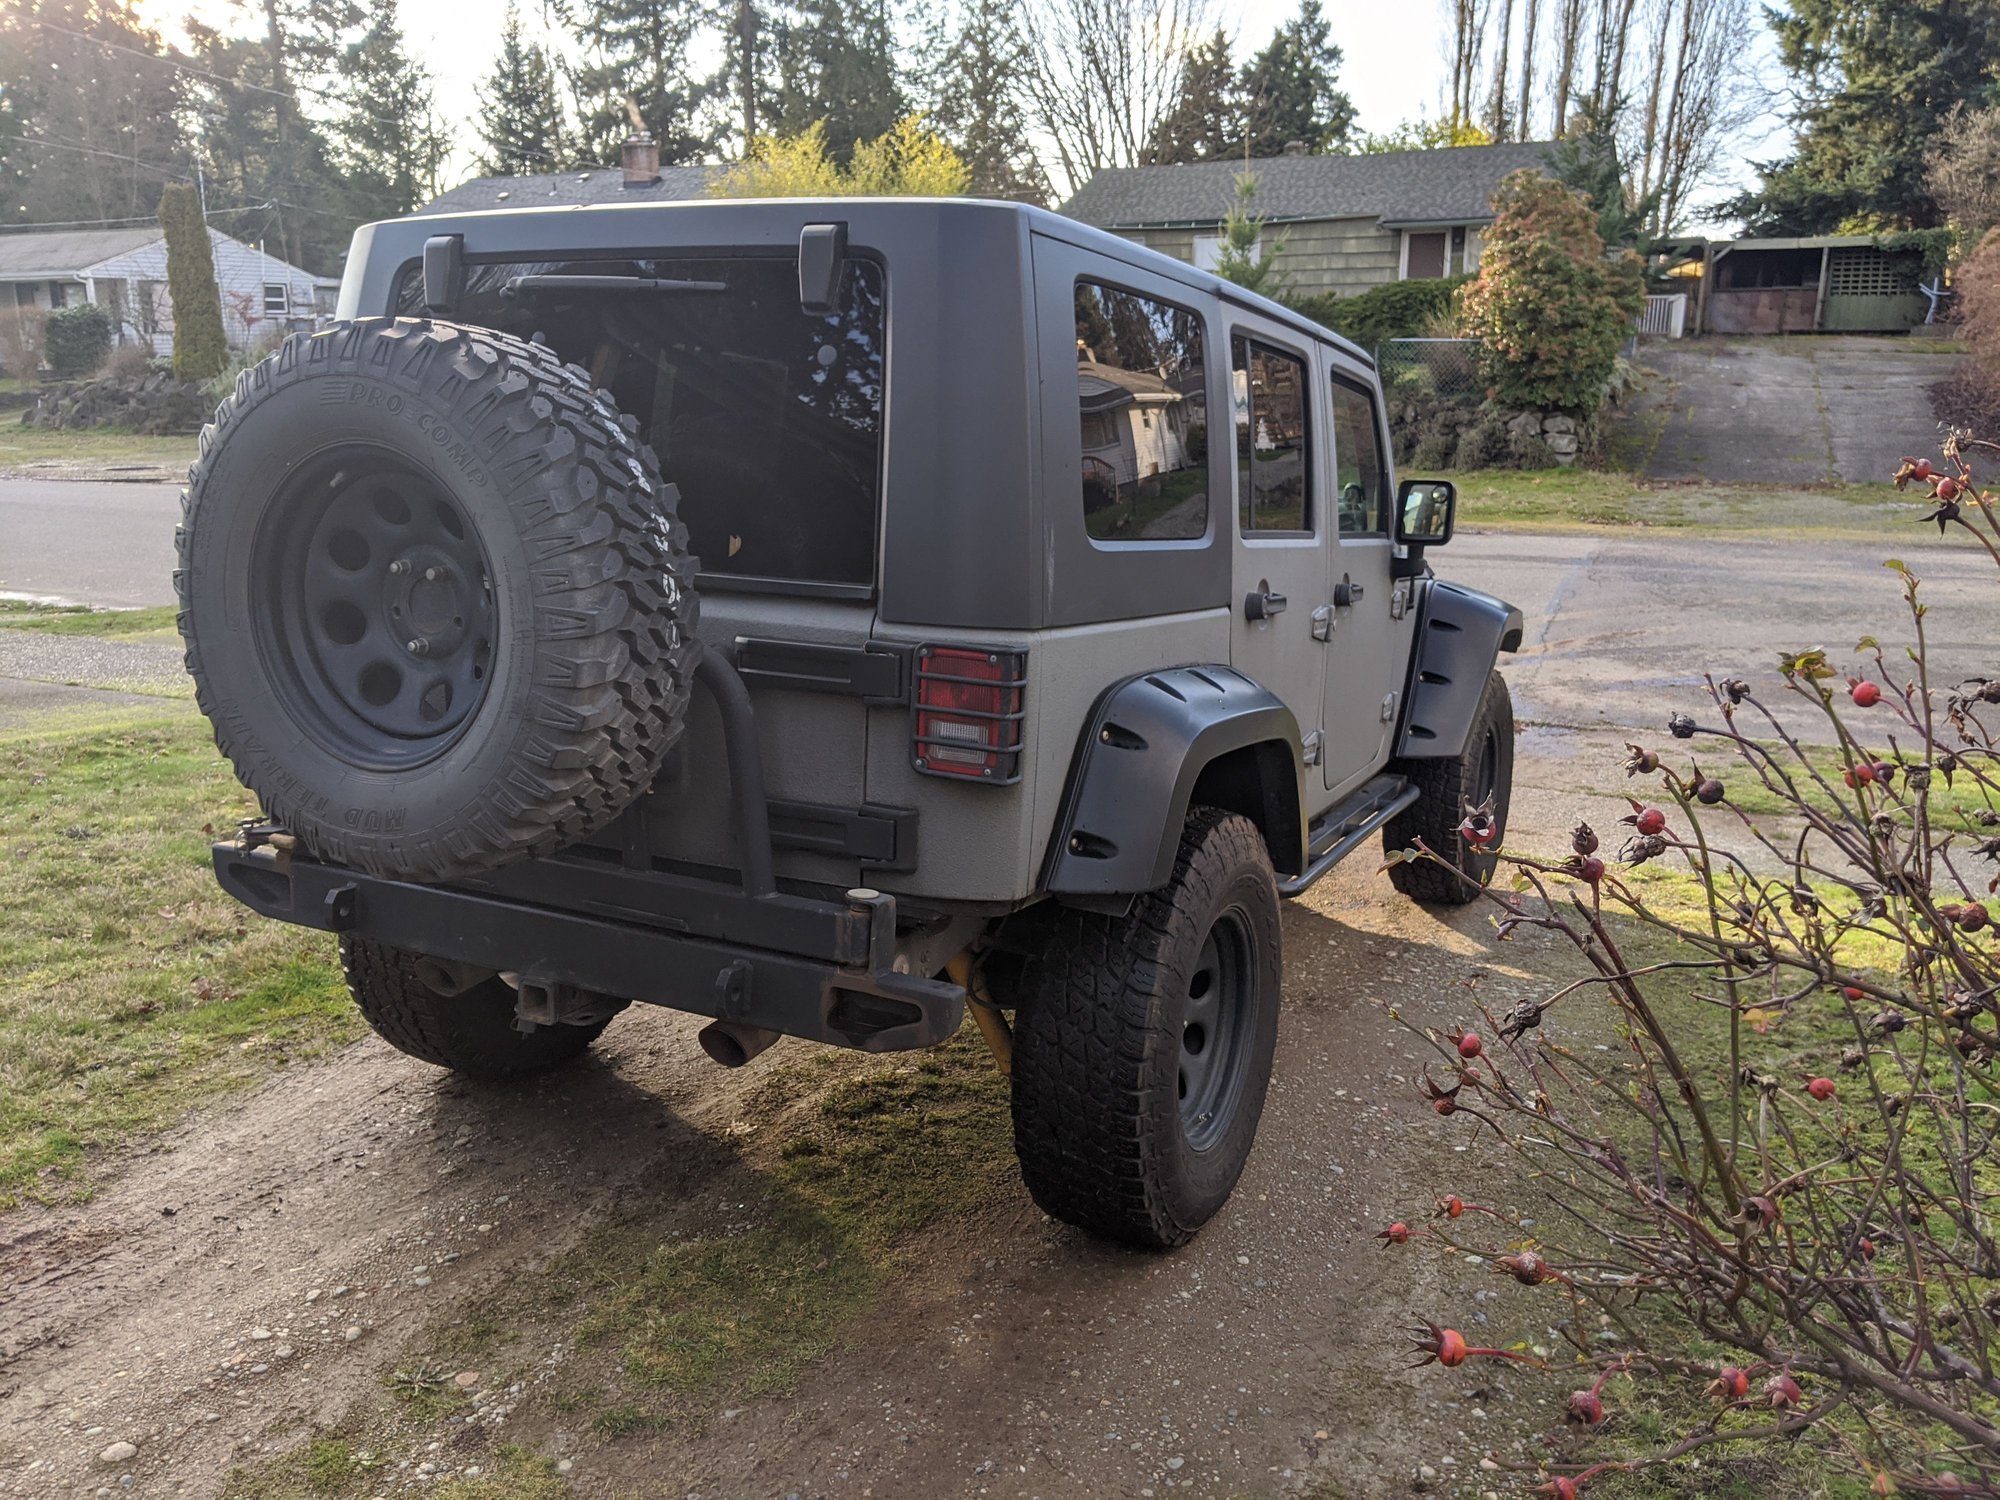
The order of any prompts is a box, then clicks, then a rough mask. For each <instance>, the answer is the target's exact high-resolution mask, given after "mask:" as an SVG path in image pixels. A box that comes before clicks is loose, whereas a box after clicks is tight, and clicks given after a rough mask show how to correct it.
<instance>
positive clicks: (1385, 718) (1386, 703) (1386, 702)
mask: <svg viewBox="0 0 2000 1500" xmlns="http://www.w3.org/2000/svg"><path fill="white" fill-rule="evenodd" d="M1395 717H1396V695H1395V694H1394V693H1391V694H1390V695H1389V696H1388V697H1386V698H1384V699H1383V700H1382V722H1383V723H1384V724H1386V723H1388V722H1389V721H1390V720H1391V719H1393V718H1395Z"/></svg>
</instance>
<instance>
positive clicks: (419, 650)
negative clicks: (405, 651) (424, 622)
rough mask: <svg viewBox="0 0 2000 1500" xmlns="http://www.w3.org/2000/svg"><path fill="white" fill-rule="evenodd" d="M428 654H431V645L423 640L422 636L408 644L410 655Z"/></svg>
mask: <svg viewBox="0 0 2000 1500" xmlns="http://www.w3.org/2000/svg"><path fill="white" fill-rule="evenodd" d="M430 654H431V643H430V642H429V641H427V640H425V639H424V638H423V637H422V636H418V637H417V638H416V639H415V640H413V641H411V642H410V655H412V656H429V655H430Z"/></svg>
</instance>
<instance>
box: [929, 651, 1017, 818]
mask: <svg viewBox="0 0 2000 1500" xmlns="http://www.w3.org/2000/svg"><path fill="white" fill-rule="evenodd" d="M1027 669H1028V659H1027V657H1026V655H1025V654H1023V653H1022V652H1019V651H981V650H979V649H977V648H976V647H964V646H919V647H918V648H917V725H916V730H915V733H914V734H913V736H912V739H913V744H912V745H911V758H912V760H913V761H914V762H915V764H916V768H917V769H918V770H919V771H923V772H926V773H927V774H929V775H932V776H959V777H963V778H965V779H966V780H968V781H985V782H997V783H1000V784H1003V785H1005V784H1008V783H1011V782H1015V781H1018V780H1020V779H1021V697H1022V694H1023V693H1024V692H1025V691H1026V690H1027V685H1028V678H1027Z"/></svg>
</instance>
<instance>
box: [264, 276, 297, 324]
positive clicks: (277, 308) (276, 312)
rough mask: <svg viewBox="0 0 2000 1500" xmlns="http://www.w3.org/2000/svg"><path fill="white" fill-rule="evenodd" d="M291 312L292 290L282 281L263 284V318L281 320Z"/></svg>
mask: <svg viewBox="0 0 2000 1500" xmlns="http://www.w3.org/2000/svg"><path fill="white" fill-rule="evenodd" d="M291 310H292V289H291V288H290V287H288V286H286V285H285V284H284V283H283V282H282V281H267V282H265V283H264V316H265V317H267V318H282V317H284V316H285V315H286V314H287V313H289V312H290V311H291Z"/></svg>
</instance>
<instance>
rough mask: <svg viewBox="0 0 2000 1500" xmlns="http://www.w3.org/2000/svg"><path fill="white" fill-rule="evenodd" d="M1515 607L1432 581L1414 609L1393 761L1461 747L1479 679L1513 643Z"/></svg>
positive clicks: (1517, 640) (1438, 755)
mask: <svg viewBox="0 0 2000 1500" xmlns="http://www.w3.org/2000/svg"><path fill="white" fill-rule="evenodd" d="M1521 630H1522V624H1521V612H1520V611H1519V610H1518V609H1516V608H1515V607H1514V606H1513V605H1511V604H1509V603H1508V602H1507V601H1506V600H1504V599H1496V598H1494V597H1493V596H1492V595H1491V594H1482V593H1480V592H1479V590H1477V589H1469V588H1466V587H1465V586H1464V585H1463V584H1458V583H1445V582H1443V581H1442V580H1440V579H1433V580H1431V583H1430V585H1429V587H1427V588H1426V589H1425V590H1424V597H1423V602H1422V604H1421V605H1419V606H1418V610H1417V629H1416V649H1415V650H1413V651H1412V652H1411V653H1410V681H1409V685H1408V687H1407V688H1406V689H1405V690H1404V693H1403V722H1402V724H1401V725H1400V727H1398V729H1397V731H1396V749H1395V755H1396V758H1397V759H1398V760H1450V759H1451V758H1452V757H1453V756H1456V755H1460V754H1463V753H1464V751H1465V740H1466V736H1467V735H1469V734H1470V733H1471V732H1472V717H1473V715H1474V714H1476V713H1477V712H1478V711H1479V699H1480V695H1481V694H1482V693H1484V692H1485V691H1486V679H1487V677H1488V675H1489V674H1490V673H1491V672H1492V671H1493V665H1494V663H1495V662H1496V661H1498V660H1499V655H1500V653H1501V652H1502V651H1517V650H1519V649H1520V646H1521Z"/></svg>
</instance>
